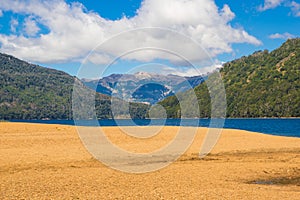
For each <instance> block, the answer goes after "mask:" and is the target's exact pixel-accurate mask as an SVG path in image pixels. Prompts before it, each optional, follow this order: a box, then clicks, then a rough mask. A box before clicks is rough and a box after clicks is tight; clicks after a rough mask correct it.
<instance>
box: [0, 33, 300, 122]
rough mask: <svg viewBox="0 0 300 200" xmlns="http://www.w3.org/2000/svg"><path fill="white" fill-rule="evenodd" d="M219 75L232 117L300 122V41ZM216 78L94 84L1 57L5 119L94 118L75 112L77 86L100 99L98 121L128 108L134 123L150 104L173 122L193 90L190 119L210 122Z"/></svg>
mask: <svg viewBox="0 0 300 200" xmlns="http://www.w3.org/2000/svg"><path fill="white" fill-rule="evenodd" d="M219 72H220V74H221V76H222V80H223V82H224V86H225V91H226V99H227V103H226V107H227V114H226V116H227V117H234V118H236V117H239V118H252V117H300V109H299V108H300V79H299V77H300V38H295V39H289V40H287V41H286V42H285V43H283V44H282V46H281V47H279V48H278V49H275V50H273V51H272V52H269V51H267V50H264V51H257V52H254V53H253V54H252V55H249V56H243V57H242V58H239V59H236V60H233V61H230V62H227V63H225V64H224V65H223V67H222V68H221V69H220V71H219ZM214 74H215V73H211V74H209V75H208V76H205V77H200V76H199V77H179V76H176V75H166V76H164V75H158V74H151V73H145V72H140V73H136V74H124V75H122V74H112V75H110V76H108V77H104V78H102V79H100V80H93V81H88V80H79V79H78V78H77V77H74V76H71V75H69V74H67V73H65V72H62V71H58V70H54V69H49V68H45V67H41V66H38V65H34V64H30V63H27V62H25V61H22V60H20V59H18V58H15V57H13V56H10V55H6V54H1V53H0V119H5V120H10V119H72V118H80V119H89V118H90V115H89V114H88V113H85V112H84V110H83V111H82V112H77V113H76V115H74V113H72V106H73V108H74V106H75V107H76V106H78V107H82V106H84V102H79V104H78V105H74V104H73V105H72V93H73V89H74V84H75V83H76V84H77V85H79V86H78V87H79V88H80V90H82V91H85V92H83V93H82V94H79V99H84V98H85V97H93V99H94V100H95V105H94V107H95V111H96V118H101V119H103V118H122V117H125V118H127V117H128V113H126V112H124V110H126V109H124V106H126V105H127V104H129V114H130V116H131V117H132V118H146V117H148V116H149V108H150V105H149V104H156V105H160V106H162V107H164V108H165V109H166V114H167V117H168V118H179V117H181V108H180V101H179V100H178V98H177V97H178V96H179V95H174V94H180V96H182V97H184V98H186V99H189V98H190V92H191V91H195V94H196V96H197V100H198V102H196V103H198V104H199V107H200V113H198V114H196V115H195V110H193V109H192V107H191V108H190V113H188V115H186V116H184V117H210V116H211V100H210V93H209V91H208V89H207V85H206V81H210V80H211V79H213V77H214ZM96 91H97V92H96ZM120 91H123V92H122V93H121V92H120ZM124 91H125V92H124ZM121 94H122V95H121ZM80 95H81V96H80ZM112 100H113V101H114V102H117V103H118V104H117V105H119V106H114V109H115V110H114V114H115V115H113V112H112V108H111V107H112V106H111V103H112ZM128 101H130V102H129V103H128ZM140 102H145V103H146V104H144V103H140ZM188 106H189V105H188Z"/></svg>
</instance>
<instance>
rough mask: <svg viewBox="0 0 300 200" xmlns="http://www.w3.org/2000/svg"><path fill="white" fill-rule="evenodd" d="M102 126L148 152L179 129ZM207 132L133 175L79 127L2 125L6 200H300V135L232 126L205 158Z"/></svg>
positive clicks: (0, 193)
mask: <svg viewBox="0 0 300 200" xmlns="http://www.w3.org/2000/svg"><path fill="white" fill-rule="evenodd" d="M128 128H129V129H132V130H136V128H134V127H128ZM157 128H162V127H151V128H149V127H148V128H144V129H143V130H144V131H143V132H145V133H146V132H147V131H151V130H152V129H157ZM102 130H103V131H104V132H105V134H106V135H107V137H108V138H109V139H110V140H111V142H113V143H114V144H116V145H118V146H119V147H121V148H123V149H126V150H127V151H131V152H140V153H147V152H151V151H155V150H157V149H159V148H161V147H163V146H164V145H166V144H168V142H170V141H171V140H172V138H174V136H175V134H176V133H177V131H178V127H163V128H162V129H161V131H160V132H159V134H157V135H155V136H153V137H151V138H148V139H137V138H133V137H130V136H128V135H125V134H123V133H122V130H120V129H119V128H118V127H105V128H103V129H102ZM137 131H141V130H137ZM184 131H186V132H187V133H188V132H189V131H190V130H189V128H184ZM206 131H207V129H206V128H198V130H197V135H196V137H195V139H194V142H193V144H192V145H191V146H190V148H189V149H188V150H187V151H186V152H185V154H184V155H182V156H181V157H180V158H179V159H178V160H177V161H176V162H174V163H172V164H170V165H169V166H167V167H164V168H162V169H160V170H157V171H154V172H149V173H142V174H131V173H124V172H120V171H117V170H114V169H111V168H109V167H107V166H105V165H104V164H102V163H101V162H99V161H98V160H96V159H95V158H93V156H92V155H91V154H90V153H89V152H88V151H87V150H86V148H85V147H84V145H83V144H82V142H81V140H80V139H79V136H78V133H77V131H76V127H72V126H63V125H42V124H24V123H7V122H1V123H0V199H299V196H300V138H292V137H279V136H270V135H265V134H260V133H253V132H247V131H241V130H229V129H224V130H223V131H222V135H221V137H220V139H219V141H218V143H217V144H216V146H215V148H214V149H213V151H212V152H211V154H209V155H208V156H206V157H205V158H204V159H199V157H198V153H199V150H200V147H201V144H202V142H203V138H204V135H205V133H206Z"/></svg>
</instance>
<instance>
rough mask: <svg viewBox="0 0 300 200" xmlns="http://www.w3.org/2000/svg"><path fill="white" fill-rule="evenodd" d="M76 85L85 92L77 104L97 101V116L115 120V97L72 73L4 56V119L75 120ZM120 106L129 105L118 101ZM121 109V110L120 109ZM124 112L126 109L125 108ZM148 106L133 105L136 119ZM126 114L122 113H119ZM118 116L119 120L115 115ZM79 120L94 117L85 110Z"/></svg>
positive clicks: (0, 95) (0, 112) (0, 80)
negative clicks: (112, 100)
mask: <svg viewBox="0 0 300 200" xmlns="http://www.w3.org/2000/svg"><path fill="white" fill-rule="evenodd" d="M74 85H76V87H77V88H79V89H80V90H82V93H79V97H78V98H79V99H81V101H78V102H77V103H78V104H81V105H77V104H74V105H73V106H75V107H76V106H78V107H83V106H84V105H83V104H84V100H85V98H93V100H95V105H94V106H95V108H96V117H97V118H112V111H111V97H109V96H107V95H103V94H99V93H95V92H94V91H92V90H91V89H89V88H87V87H85V86H84V85H83V83H82V82H81V81H80V80H79V79H77V78H76V77H73V76H70V75H69V74H67V73H65V72H62V71H57V70H54V69H48V68H45V67H40V66H38V65H33V64H30V63H27V62H24V61H22V60H19V59H17V58H15V57H13V56H10V55H6V54H1V53H0V119H5V120H10V119H72V118H73V113H72V92H73V88H74ZM115 101H117V102H118V103H119V104H121V103H122V104H125V103H126V102H122V101H120V100H118V99H115ZM120 109H121V108H120ZM122 109H123V108H122ZM147 109H148V106H147V105H143V104H136V103H130V108H129V110H130V115H131V116H132V117H133V118H145V117H146V114H147ZM116 113H117V114H120V115H121V114H122V110H117V111H116ZM115 117H118V116H116V115H115ZM76 118H82V119H86V118H90V115H89V114H86V113H85V111H84V110H82V111H81V113H78V112H77V113H76Z"/></svg>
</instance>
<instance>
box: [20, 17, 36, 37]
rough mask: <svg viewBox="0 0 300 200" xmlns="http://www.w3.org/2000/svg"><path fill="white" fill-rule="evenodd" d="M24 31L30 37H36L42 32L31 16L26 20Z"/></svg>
mask: <svg viewBox="0 0 300 200" xmlns="http://www.w3.org/2000/svg"><path fill="white" fill-rule="evenodd" d="M24 30H25V32H26V34H27V35H28V36H35V35H36V34H37V33H38V32H39V31H40V28H39V27H38V25H37V22H36V21H35V20H34V19H33V17H32V16H30V17H27V18H26V19H25V22H24Z"/></svg>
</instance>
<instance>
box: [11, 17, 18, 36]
mask: <svg viewBox="0 0 300 200" xmlns="http://www.w3.org/2000/svg"><path fill="white" fill-rule="evenodd" d="M18 26H19V21H18V20H16V19H14V18H12V19H11V20H10V31H11V32H13V33H16V31H17V27H18Z"/></svg>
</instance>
